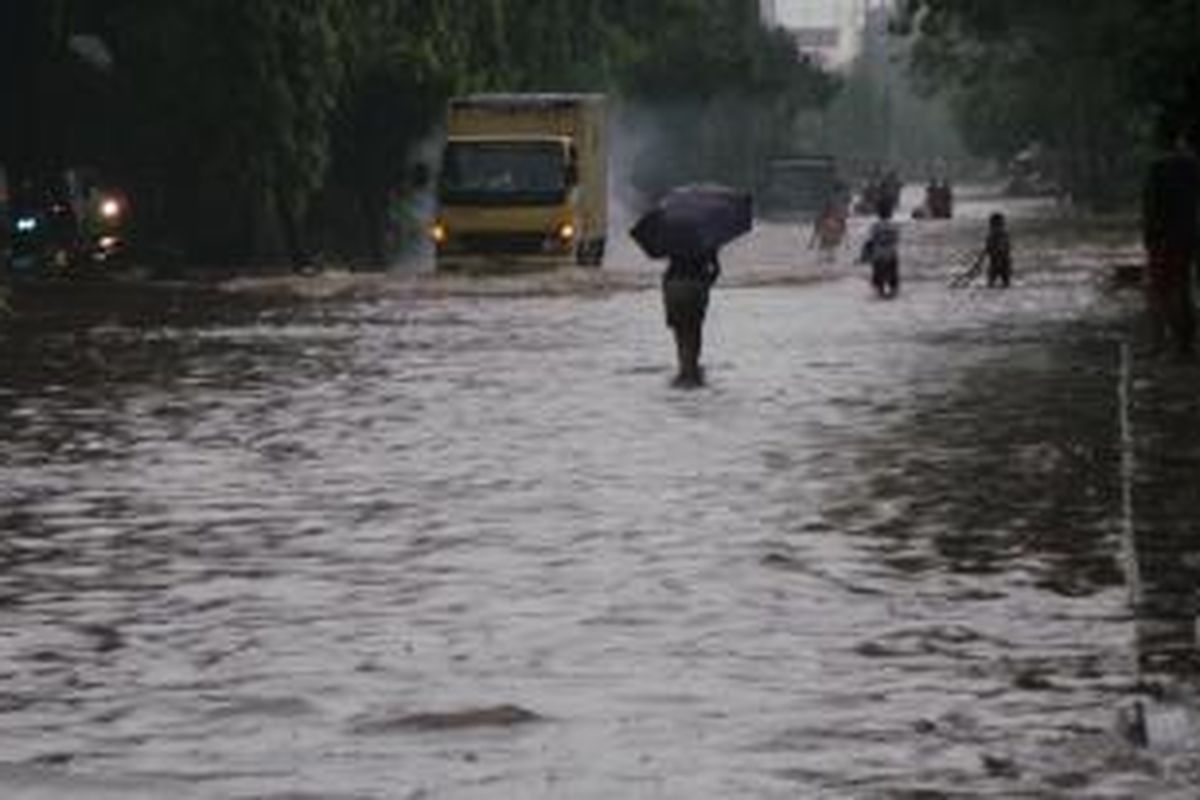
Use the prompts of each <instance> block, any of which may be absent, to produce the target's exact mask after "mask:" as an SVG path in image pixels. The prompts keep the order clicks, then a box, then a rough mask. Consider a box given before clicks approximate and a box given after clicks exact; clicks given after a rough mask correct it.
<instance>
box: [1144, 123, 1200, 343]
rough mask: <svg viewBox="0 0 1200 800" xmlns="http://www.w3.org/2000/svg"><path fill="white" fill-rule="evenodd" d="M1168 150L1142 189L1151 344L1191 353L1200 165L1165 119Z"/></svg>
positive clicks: (1164, 142) (1199, 224) (1164, 139)
mask: <svg viewBox="0 0 1200 800" xmlns="http://www.w3.org/2000/svg"><path fill="white" fill-rule="evenodd" d="M1159 137H1160V141H1159V144H1160V146H1161V147H1162V148H1163V150H1162V153H1161V154H1160V155H1159V156H1158V157H1157V158H1156V159H1155V160H1154V161H1153V162H1152V163H1151V164H1150V167H1149V170H1148V172H1147V175H1146V182H1145V187H1144V192H1143V195H1142V239H1143V242H1144V244H1145V247H1146V253H1147V265H1146V301H1147V303H1146V305H1147V312H1148V313H1147V316H1148V318H1149V323H1150V340H1151V346H1152V347H1154V348H1155V349H1156V350H1157V349H1161V348H1162V347H1163V346H1165V345H1166V343H1167V339H1168V337H1169V338H1170V339H1171V340H1172V343H1173V345H1174V347H1175V349H1176V351H1177V352H1178V353H1180V354H1183V355H1190V354H1191V353H1192V352H1193V348H1194V338H1195V329H1196V318H1195V317H1196V313H1195V309H1194V307H1193V300H1192V280H1193V271H1194V269H1195V262H1196V254H1197V246H1198V239H1200V222H1198V221H1197V214H1198V213H1200V166H1198V165H1197V161H1196V156H1195V154H1194V153H1193V152H1192V150H1191V148H1190V147H1189V146H1188V142H1187V140H1186V139H1185V137H1184V136H1183V135H1182V134H1181V131H1180V130H1178V129H1176V128H1173V127H1171V126H1168V125H1164V126H1163V127H1162V129H1161V130H1160V133H1159Z"/></svg>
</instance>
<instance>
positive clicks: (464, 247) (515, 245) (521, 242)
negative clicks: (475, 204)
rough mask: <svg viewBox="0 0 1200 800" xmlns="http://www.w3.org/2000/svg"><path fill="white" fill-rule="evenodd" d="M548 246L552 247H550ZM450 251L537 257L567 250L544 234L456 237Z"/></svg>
mask: <svg viewBox="0 0 1200 800" xmlns="http://www.w3.org/2000/svg"><path fill="white" fill-rule="evenodd" d="M547 244H549V245H550V246H549V247H548V246H547ZM450 245H451V246H450V247H449V248H447V249H448V250H452V251H453V252H458V253H503V254H511V255H535V254H539V253H553V252H563V251H564V250H565V249H566V248H565V247H564V246H563V245H561V244H560V243H559V242H557V241H555V240H554V238H553V237H551V236H547V235H546V234H544V233H471V234H463V235H461V236H457V237H455V238H454V239H453V240H452V241H451V243H450Z"/></svg>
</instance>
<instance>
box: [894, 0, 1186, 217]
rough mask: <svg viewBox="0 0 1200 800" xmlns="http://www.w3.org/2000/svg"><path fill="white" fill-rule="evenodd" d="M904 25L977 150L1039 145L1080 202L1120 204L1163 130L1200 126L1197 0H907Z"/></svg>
mask: <svg viewBox="0 0 1200 800" xmlns="http://www.w3.org/2000/svg"><path fill="white" fill-rule="evenodd" d="M900 21H901V22H902V23H903V25H904V26H905V27H906V28H907V29H908V30H910V31H912V32H914V33H915V34H916V43H915V47H914V67H915V68H916V71H917V73H918V75H919V76H920V77H921V78H923V79H924V81H925V82H926V84H927V86H928V87H929V88H931V89H935V90H943V91H947V92H949V93H951V94H952V96H953V98H954V102H955V105H956V108H957V111H958V115H959V119H960V122H961V124H962V127H963V129H964V133H965V135H966V136H967V138H968V141H969V143H970V144H971V145H972V146H973V148H974V149H975V150H976V151H978V152H980V153H983V154H989V155H994V156H1000V157H1006V156H1011V155H1013V154H1014V153H1015V152H1017V151H1018V150H1020V149H1021V148H1023V147H1025V146H1028V145H1030V144H1032V143H1038V144H1041V145H1043V146H1045V147H1046V148H1048V149H1049V150H1050V151H1051V152H1053V153H1056V154H1057V156H1058V161H1059V166H1060V171H1061V175H1060V177H1061V180H1062V181H1063V182H1064V183H1065V184H1066V186H1067V187H1068V188H1069V189H1070V190H1071V191H1072V192H1073V193H1074V194H1075V195H1076V196H1077V197H1079V198H1080V199H1082V200H1085V201H1089V202H1093V203H1097V204H1106V203H1111V202H1113V201H1115V200H1117V199H1119V197H1118V195H1119V191H1120V189H1121V187H1122V186H1127V185H1128V184H1129V178H1130V176H1131V175H1132V174H1134V172H1135V169H1136V167H1137V164H1138V160H1139V158H1138V157H1139V153H1140V151H1141V149H1142V148H1144V147H1145V144H1146V142H1147V140H1148V138H1149V132H1150V130H1151V129H1152V128H1153V126H1154V124H1155V122H1156V121H1158V120H1160V119H1164V118H1167V119H1173V120H1175V121H1176V122H1178V123H1182V124H1187V125H1191V126H1193V127H1195V126H1196V125H1197V123H1198V122H1200V0H1105V2H1102V3H1097V2H1089V0H1055V2H1052V3H1047V2H1042V1H1041V0H905V2H903V3H902V6H901V16H900Z"/></svg>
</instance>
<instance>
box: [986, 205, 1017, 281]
mask: <svg viewBox="0 0 1200 800" xmlns="http://www.w3.org/2000/svg"><path fill="white" fill-rule="evenodd" d="M982 257H984V258H986V259H987V285H988V286H1002V287H1003V288H1005V289H1007V288H1008V287H1009V284H1011V283H1012V241H1011V240H1010V239H1009V236H1008V226H1007V224H1006V222H1005V219H1004V215H1003V214H1000V213H996V214H992V216H990V217H989V218H988V235H987V242H986V243H985V244H984V246H983V256H982Z"/></svg>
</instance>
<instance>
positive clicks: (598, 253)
mask: <svg viewBox="0 0 1200 800" xmlns="http://www.w3.org/2000/svg"><path fill="white" fill-rule="evenodd" d="M575 263H576V264H578V265H579V266H581V267H598V266H600V265H601V264H603V263H604V239H592V240H591V241H588V242H582V243H580V245H579V249H578V251H576V253H575Z"/></svg>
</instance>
